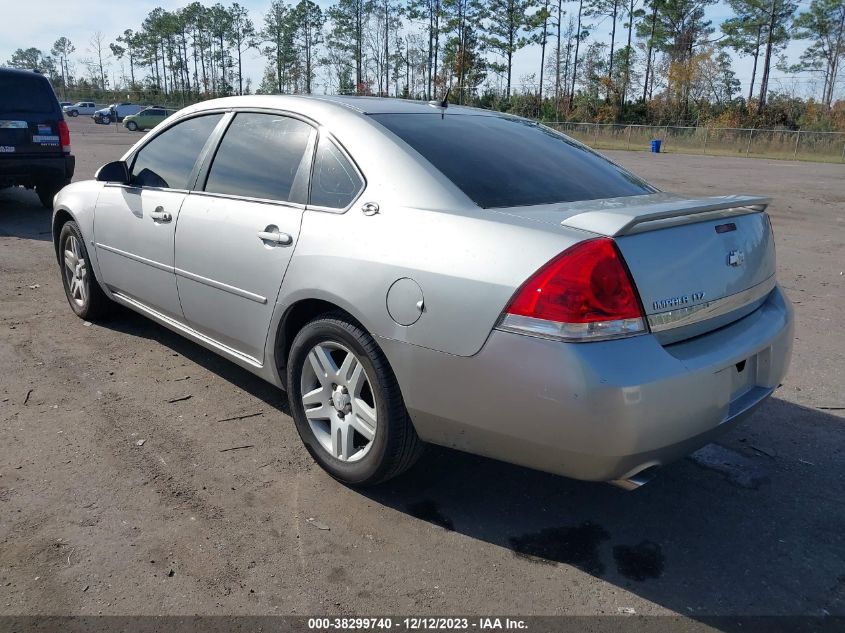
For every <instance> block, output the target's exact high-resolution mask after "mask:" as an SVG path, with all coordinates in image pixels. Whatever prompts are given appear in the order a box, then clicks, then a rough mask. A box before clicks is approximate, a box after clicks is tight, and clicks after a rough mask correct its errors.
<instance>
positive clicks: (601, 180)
mask: <svg viewBox="0 0 845 633" xmlns="http://www.w3.org/2000/svg"><path fill="white" fill-rule="evenodd" d="M370 116H372V117H373V119H375V120H376V121H378V122H379V123H381V124H382V125H383V126H384V127H386V128H387V129H388V130H390V131H391V132H393V133H394V134H396V135H397V136H398V137H399V138H401V139H402V140H403V141H405V142H406V143H407V144H408V145H410V146H411V147H412V148H414V149H415V150H416V151H417V152H419V153H420V154H422V155H423V157H425V159H426V160H428V161H429V162H430V163H431V164H432V165H434V167H436V168H437V169H438V170H439V171H441V172H442V173H443V175H444V176H446V177H447V178H448V179H449V180H451V181H452V182H453V183H455V185H457V186H458V187H459V188H460V189H461V191H463V192H464V193H465V194H466V195H467V196H469V198H470V199H471V200H473V201H474V202H475V203H476V204H477V205H478V206H480V207H485V208H491V207H518V206H528V205H535V204H548V203H555V202H574V201H578V200H595V199H598V198H615V197H621V196H636V195H641V194H646V193H653V192H654V191H655V189H654V188H653V187H651V186H650V185H648V184H647V183H646V182H644V181H642V180H640V179H639V178H637V177H636V176H634V175H633V174H631V173H629V172H627V171H625V170H624V169H622V168H621V167H619V166H617V165H614V164H613V163H611V162H610V161H608V160H607V159H605V158H603V157H601V156H599V155H598V154H596V153H595V152H593V151H592V150H590V149H588V148H586V147H584V146H582V145H580V144H578V143H576V142H574V141H572V140H571V139H569V138H568V137H566V136H563V135H562V134H558V133H557V132H555V131H553V130H551V129H549V128H547V127H544V126H541V125H538V124H536V123H534V122H532V121H526V120H524V119H517V118H511V117H505V116H495V115H493V116H490V115H467V114H454V115H451V116H450V115H449V114H448V113H447V114H445V115H444V116H441V114H440V113H439V112H432V113H431V114H372V115H370Z"/></svg>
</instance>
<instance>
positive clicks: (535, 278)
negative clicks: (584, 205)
mask: <svg viewBox="0 0 845 633" xmlns="http://www.w3.org/2000/svg"><path fill="white" fill-rule="evenodd" d="M500 327H501V328H502V329H506V330H511V331H519V332H522V333H525V334H534V335H537V336H546V337H549V338H561V339H566V340H595V339H599V338H612V337H616V336H625V335H630V334H634V333H639V332H643V331H644V330H645V325H644V321H643V313H642V309H641V308H640V303H639V300H638V298H637V293H636V290H634V284H633V282H632V281H631V278H630V276H629V275H628V271H627V270H626V268H625V265H624V264H623V263H622V258H621V256H620V254H619V251H618V250H617V248H616V245H615V244H614V243H613V240H611V239H609V238H604V237H601V238H596V239H593V240H588V241H586V242H581V243H579V244H576V245H575V246H573V247H572V248H569V249H567V250H565V251H564V252H563V253H561V254H560V255H558V256H557V257H555V258H554V259H553V260H552V261H550V262H549V263H548V264H546V265H545V266H543V268H541V269H540V270H539V271H537V272H536V273H534V275H532V276H531V277H530V278H529V279H528V281H526V282H525V283H524V284H523V285H522V287H521V288H520V289H519V291H518V292H517V293H516V295H515V296H514V298H513V299H512V300H511V302H510V304H509V305H508V307H507V308H506V309H505V315H504V316H503V318H502V322H501V323H500Z"/></svg>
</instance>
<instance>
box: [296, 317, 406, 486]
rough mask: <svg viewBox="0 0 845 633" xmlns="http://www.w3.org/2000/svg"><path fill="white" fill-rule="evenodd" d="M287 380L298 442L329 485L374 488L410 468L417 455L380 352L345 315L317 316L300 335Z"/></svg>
mask: <svg viewBox="0 0 845 633" xmlns="http://www.w3.org/2000/svg"><path fill="white" fill-rule="evenodd" d="M287 379H288V394H289V400H290V407H291V411H292V413H293V419H294V422H295V423H296V428H297V431H298V432H299V436H300V437H301V438H302V441H303V442H304V443H305V446H306V448H307V449H308V452H309V453H311V456H312V457H313V458H314V459H315V460H316V461H317V463H318V464H320V466H322V467H323V469H324V470H326V471H327V472H328V473H329V474H330V475H331V476H332V477H334V478H335V479H337V480H339V481H341V482H343V483H345V484H349V485H357V486H367V485H373V484H377V483H380V482H382V481H385V480H387V479H390V478H392V477H395V476H397V475H399V474H400V473H402V472H404V471H405V470H407V469H408V468H410V467H411V466H412V465H413V464H414V462H415V461H416V460H417V458H418V457H419V455H420V454H421V452H422V447H423V444H422V442H421V441H420V439H419V437H418V436H417V433H416V431H415V430H414V427H413V425H412V424H411V420H410V417H409V416H408V412H407V410H406V409H405V403H404V401H403V400H402V394H401V392H400V390H399V384H398V383H397V381H396V377H395V376H394V375H393V371H392V370H391V368H390V365H389V364H388V362H387V359H386V358H385V356H384V353H383V352H382V351H381V350H380V349H379V347H378V345H376V342H375V340H373V338H372V336H370V335H369V334H368V333H367V332H366V331H364V330H363V329H362V328H361V327H360V325H358V324H357V323H355V322H353V321H352V320H350V319H349V318H348V317H347V316H346V315H343V314H340V313H337V314H329V315H324V316H322V317H318V318H317V319H315V320H313V321H311V322H309V323H307V324H306V325H305V326H304V327H303V328H302V330H300V332H299V333H298V334H297V335H296V338H295V339H294V341H293V345H292V346H291V350H290V354H289V356H288V367H287Z"/></svg>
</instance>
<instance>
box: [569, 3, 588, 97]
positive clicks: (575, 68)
mask: <svg viewBox="0 0 845 633" xmlns="http://www.w3.org/2000/svg"><path fill="white" fill-rule="evenodd" d="M583 11H584V0H578V28H577V30H576V31H575V58H574V59H573V60H572V89H571V90H570V91H569V104H568V105H567V108H566V110H567V113H568V112H570V111H571V110H572V104H573V103H574V102H575V79H576V77H577V76H578V49H579V48H580V46H581V14H582V13H583Z"/></svg>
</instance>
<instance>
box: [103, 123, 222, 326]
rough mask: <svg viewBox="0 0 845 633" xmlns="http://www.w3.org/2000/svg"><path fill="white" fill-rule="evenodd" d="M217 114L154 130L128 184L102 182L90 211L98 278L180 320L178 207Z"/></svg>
mask: <svg viewBox="0 0 845 633" xmlns="http://www.w3.org/2000/svg"><path fill="white" fill-rule="evenodd" d="M222 117H223V115H222V114H219V113H215V114H207V115H202V116H197V117H194V118H190V119H186V120H183V121H181V122H179V123H177V124H176V125H174V126H172V127H170V128H168V129H166V130H164V131H163V132H162V133H161V134H158V135H155V136H153V137H152V138H151V140H150V141H149V142H147V143H146V144H145V145H143V146H142V147H141V148H140V149H139V150H138V151H137V152H136V154H135V156H134V158H133V159H132V163H131V169H130V185H129V186H126V185H105V186H104V187H103V190H102V192H101V193H100V197H99V198H98V200H97V207H96V210H95V214H94V240H95V243H96V248H97V258H98V260H99V263H100V270H101V275H102V277H103V282H104V283H105V284H106V285H107V286H109V287H110V288H112V289H113V290H116V291H118V292H120V293H122V294H125V295H127V296H128V297H130V298H132V299H135V300H136V301H138V302H140V303H142V304H144V305H145V306H147V307H149V308H152V309H153V310H156V311H158V312H161V313H162V314H164V315H166V316H168V317H171V318H174V319H177V320H178V321H182V320H183V314H182V309H181V307H180V305H179V294H178V291H177V289H176V275H175V274H174V271H173V246H174V236H175V231H176V222H177V219H178V217H179V209H180V208H181V206H182V203H183V202H184V200H185V197H186V196H187V195H188V192H187V190H188V189H189V188H190V187H191V186H192V185H193V181H194V180H195V179H196V166H197V163H198V159H199V157H200V155H201V153H202V150H203V149H204V147H205V145H207V144H208V143H210V142H211V141H210V139H211V138H212V134H213V131H214V130H215V128H216V127H217V125H218V124H219V123H220V122H221V120H222Z"/></svg>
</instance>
